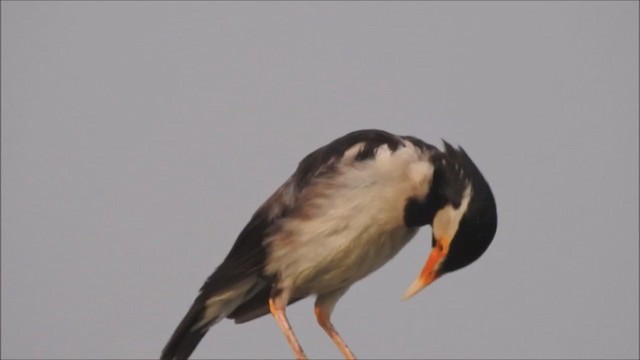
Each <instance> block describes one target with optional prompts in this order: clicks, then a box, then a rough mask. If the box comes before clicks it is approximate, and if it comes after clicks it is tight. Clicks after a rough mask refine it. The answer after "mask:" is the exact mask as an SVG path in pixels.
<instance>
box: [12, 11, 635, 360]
mask: <svg viewBox="0 0 640 360" xmlns="http://www.w3.org/2000/svg"><path fill="white" fill-rule="evenodd" d="M638 96H639V94H638V3H637V2H632V1H628V2H560V3H551V2H482V3H480V2H473V3H470V2H453V3H437V2H407V3H385V2H372V3H360V2H350V3H335V2H332V3H319V2H296V3H291V2H286V3H280V2H278V3H275V2H270V3H251V2H242V3H223V2H192V3H172V2H137V3H125V2H68V3H62V2H26V3H25V2H20V3H18V2H5V1H3V2H2V271H1V272H2V357H3V358H153V357H157V356H158V355H159V353H160V350H161V349H162V347H163V346H164V344H165V342H166V340H167V339H168V338H169V336H170V334H171V333H172V331H173V330H174V328H175V326H176V325H177V324H178V322H179V321H180V319H181V318H182V316H183V315H184V314H185V312H186V310H187V308H188V307H189V306H190V304H191V302H192V301H193V299H194V297H195V295H196V292H197V290H198V288H199V287H200V285H202V282H203V281H204V280H205V278H206V277H207V276H208V275H209V274H210V273H211V272H212V270H213V269H214V268H215V267H216V266H217V265H218V264H219V263H220V261H221V260H222V259H223V257H224V256H225V255H226V253H227V251H228V250H229V249H230V247H231V245H232V244H233V242H234V240H235V237H236V236H237V234H238V232H239V231H240V230H241V228H242V227H243V226H244V225H245V223H246V222H247V221H248V219H249V217H250V216H251V214H252V213H253V211H254V210H255V209H256V208H257V207H258V206H259V205H260V204H261V203H262V201H264V200H265V199H266V198H267V197H268V196H269V195H270V194H271V192H272V191H273V190H274V189H275V188H276V187H277V186H278V185H279V184H280V183H281V182H282V181H284V180H285V179H286V178H287V177H288V176H289V175H290V174H291V172H292V171H293V170H294V168H295V166H296V165H297V162H298V161H299V160H300V159H301V158H302V157H303V156H304V155H306V154H307V153H308V152H310V151H312V150H314V149H315V148H317V147H319V146H321V145H324V144H325V143H327V142H329V141H330V140H332V139H334V138H336V137H338V136H341V135H343V134H344V133H346V132H348V131H351V130H355V129H361V128H381V129H386V130H389V131H392V132H395V133H400V134H411V135H415V136H418V137H420V138H422V139H424V140H426V141H428V142H432V143H434V144H436V145H438V146H441V143H440V138H444V139H446V140H448V141H450V142H452V143H455V144H461V145H462V146H464V147H465V149H466V150H467V151H468V152H469V154H470V155H471V157H472V158H473V159H474V160H475V162H476V163H477V164H478V165H479V167H480V168H481V169H482V171H483V172H484V173H485V175H486V177H487V178H488V180H489V181H490V183H491V184H492V187H493V190H494V193H495V195H496V198H497V203H498V211H499V226H498V233H497V235H496V238H495V240H494V243H493V244H492V246H491V247H490V248H489V250H488V252H487V253H486V254H485V255H484V256H483V257H482V258H481V259H480V260H479V261H477V262H476V263H474V264H472V265H471V266H470V267H468V268H465V269H463V270H460V271H458V272H455V273H453V274H450V275H447V276H446V277H444V278H443V279H441V280H439V281H438V282H436V283H435V284H433V285H432V286H430V287H429V288H427V289H425V291H423V292H422V293H420V294H419V295H418V296H417V297H415V298H412V299H411V300H409V301H406V302H403V301H401V300H400V296H401V295H402V294H403V292H404V290H405V289H406V288H407V287H408V285H409V284H410V283H411V282H412V281H413V280H414V278H415V276H416V275H417V274H418V272H419V270H420V268H421V267H422V265H423V263H424V261H425V259H426V256H427V253H428V251H429V247H430V236H431V235H430V229H429V228H425V229H423V230H422V231H421V232H420V233H419V234H418V236H417V237H416V239H414V241H413V242H412V243H411V244H410V245H409V246H407V248H405V249H404V250H403V251H402V252H401V253H400V254H399V255H398V256H397V257H396V258H395V259H393V260H392V261H391V262H390V263H389V264H387V265H386V266H385V267H383V268H382V269H381V270H379V271H378V272H376V273H374V274H373V275H371V276H370V277H368V278H366V279H365V280H363V281H361V282H360V283H358V284H356V285H355V286H354V287H353V288H352V289H351V291H350V292H349V293H348V294H347V295H346V296H345V297H344V298H343V299H342V301H341V302H340V303H339V304H338V306H337V308H336V312H335V315H334V320H335V321H334V322H335V324H336V326H337V328H338V330H339V331H340V332H341V334H342V335H343V336H344V338H345V339H346V340H347V342H348V344H349V345H350V346H351V347H352V349H353V350H354V352H355V353H356V355H359V356H360V357H362V358H512V357H514V358H558V357H559V358H566V357H569V358H634V357H635V358H637V357H638V301H639V300H638V244H639V240H638ZM289 317H290V319H291V322H292V325H293V327H294V329H295V330H296V331H297V334H298V336H299V338H300V341H301V343H302V344H303V346H304V347H305V350H306V351H307V353H308V355H310V356H312V357H322V358H335V357H339V353H338V351H337V350H336V349H335V348H334V346H333V344H332V343H331V341H330V340H329V339H328V338H327V337H326V336H325V334H324V333H323V332H322V330H321V329H320V328H319V327H318V326H317V325H316V323H315V318H314V315H313V311H312V301H311V300H306V301H303V302H300V303H298V304H296V305H294V306H292V307H291V308H290V309H289ZM194 356H195V357H217V358H287V357H291V356H292V355H291V351H290V349H289V347H288V346H287V344H286V342H285V340H284V338H283V337H282V336H281V334H280V330H279V329H278V328H277V326H276V325H275V323H274V322H273V320H272V318H271V317H269V316H267V317H263V318H261V319H259V320H256V321H254V322H251V323H248V324H245V325H241V326H237V325H234V324H233V323H232V322H229V321H225V322H223V323H221V324H219V325H217V326H216V327H214V328H213V329H212V330H211V331H210V332H209V334H208V335H207V336H206V337H205V339H204V341H203V342H202V343H201V344H200V346H199V347H198V349H197V350H196V352H195V353H194Z"/></svg>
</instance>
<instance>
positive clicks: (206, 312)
mask: <svg viewBox="0 0 640 360" xmlns="http://www.w3.org/2000/svg"><path fill="white" fill-rule="evenodd" d="M259 285H260V281H258V280H257V279H256V278H255V277H251V278H247V279H244V280H242V281H239V282H236V283H235V284H233V285H231V286H228V287H226V288H224V289H221V290H219V291H216V292H215V293H212V294H207V295H205V294H204V293H202V292H201V293H200V296H198V298H197V299H196V300H195V301H194V302H193V305H191V308H190V309H189V311H187V314H186V315H185V316H184V318H183V319H182V321H181V322H180V324H179V325H178V327H177V328H176V330H175V331H174V332H173V335H171V338H170V339H169V342H167V345H165V347H164V349H163V350H162V354H161V355H160V360H177V359H188V358H189V356H190V355H191V353H192V352H193V350H194V349H195V348H196V346H197V345H198V343H199V342H200V340H202V337H203V336H204V335H205V334H206V333H207V331H208V330H209V328H210V327H212V326H213V325H215V324H216V323H217V322H219V321H220V320H222V319H224V318H225V317H226V316H227V315H228V314H230V313H231V312H232V311H233V310H234V309H235V308H237V307H238V306H239V305H240V304H242V302H243V301H245V300H246V299H247V298H250V297H251V296H252V295H253V294H255V292H257V291H258V290H260V289H261V286H259Z"/></svg>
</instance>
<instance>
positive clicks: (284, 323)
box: [269, 298, 307, 360]
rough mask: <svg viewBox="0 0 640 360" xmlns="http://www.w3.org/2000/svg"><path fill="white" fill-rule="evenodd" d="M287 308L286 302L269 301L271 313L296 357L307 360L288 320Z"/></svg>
mask: <svg viewBox="0 0 640 360" xmlns="http://www.w3.org/2000/svg"><path fill="white" fill-rule="evenodd" d="M285 307H286V302H284V304H283V303H282V302H280V301H279V300H278V299H274V298H270V299H269V311H271V315H273V317H274V318H275V319H276V322H277V323H278V326H279V327H280V330H282V333H283V334H284V337H285V338H287V342H288V343H289V346H291V349H292V350H293V353H294V354H295V355H296V358H297V359H299V360H306V359H307V355H305V353H304V350H302V346H300V343H299V342H298V339H297V338H296V335H295V334H294V333H293V329H291V325H290V324H289V320H287V314H286V313H285Z"/></svg>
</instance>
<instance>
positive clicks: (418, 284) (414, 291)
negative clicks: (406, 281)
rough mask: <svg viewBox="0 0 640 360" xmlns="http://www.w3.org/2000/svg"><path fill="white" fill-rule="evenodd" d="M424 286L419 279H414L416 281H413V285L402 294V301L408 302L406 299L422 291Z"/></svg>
mask: <svg viewBox="0 0 640 360" xmlns="http://www.w3.org/2000/svg"><path fill="white" fill-rule="evenodd" d="M425 286H427V284H425V283H424V282H423V281H421V279H419V278H418V279H416V281H414V282H413V284H411V286H409V288H408V289H407V291H405V292H404V294H403V295H402V300H408V299H410V298H412V297H413V296H415V295H416V294H417V293H419V292H420V290H422V289H424V287H425Z"/></svg>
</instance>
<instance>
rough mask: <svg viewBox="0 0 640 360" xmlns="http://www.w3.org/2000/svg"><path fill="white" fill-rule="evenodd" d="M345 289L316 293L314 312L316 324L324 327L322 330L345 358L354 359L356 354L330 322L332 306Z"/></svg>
mask: <svg viewBox="0 0 640 360" xmlns="http://www.w3.org/2000/svg"><path fill="white" fill-rule="evenodd" d="M346 291H347V288H345V289H340V290H338V291H335V292H332V293H328V294H322V295H318V298H317V299H316V303H315V306H314V309H313V310H314V312H315V313H316V318H317V319H318V324H320V326H321V327H322V328H323V329H324V331H325V332H326V333H327V335H329V337H330V338H331V340H333V342H334V343H335V344H336V346H337V347H338V350H340V352H341V353H342V356H344V358H345V359H355V358H356V356H355V355H353V353H352V352H351V350H349V347H348V346H347V344H346V343H345V342H344V340H342V338H341V337H340V334H338V332H337V331H336V329H335V328H334V327H333V324H332V323H331V313H332V312H333V308H334V307H335V305H336V303H337V302H338V299H340V297H341V296H342V295H343V294H344V293H345V292H346Z"/></svg>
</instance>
